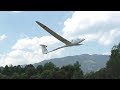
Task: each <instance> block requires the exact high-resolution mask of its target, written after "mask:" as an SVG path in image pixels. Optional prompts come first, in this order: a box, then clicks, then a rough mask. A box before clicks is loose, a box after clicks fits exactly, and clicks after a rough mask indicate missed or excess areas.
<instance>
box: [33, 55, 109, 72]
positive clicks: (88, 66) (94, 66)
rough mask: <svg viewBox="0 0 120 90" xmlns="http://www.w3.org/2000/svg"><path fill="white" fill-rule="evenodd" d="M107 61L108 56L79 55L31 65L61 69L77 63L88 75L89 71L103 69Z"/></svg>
mask: <svg viewBox="0 0 120 90" xmlns="http://www.w3.org/2000/svg"><path fill="white" fill-rule="evenodd" d="M108 60H109V55H97V54H94V55H89V54H81V55H75V56H67V57H63V58H54V59H50V60H44V61H42V62H40V63H35V64H33V65H34V66H35V67H37V66H38V65H44V64H45V63H47V62H52V63H54V64H55V65H56V66H57V67H62V66H64V65H68V64H74V63H75V62H76V61H78V62H79V63H80V65H81V69H82V70H83V72H84V73H89V72H90V71H97V70H99V69H101V68H103V67H105V65H106V62H107V61H108Z"/></svg>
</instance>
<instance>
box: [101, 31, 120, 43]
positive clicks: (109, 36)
mask: <svg viewBox="0 0 120 90" xmlns="http://www.w3.org/2000/svg"><path fill="white" fill-rule="evenodd" d="M119 35H120V29H113V30H110V31H109V32H104V33H103V35H102V36H101V37H100V39H99V43H101V44H103V45H109V44H111V43H112V41H113V39H114V38H116V37H118V36H119Z"/></svg>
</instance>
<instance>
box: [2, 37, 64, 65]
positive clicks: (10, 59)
mask: <svg viewBox="0 0 120 90" xmlns="http://www.w3.org/2000/svg"><path fill="white" fill-rule="evenodd" d="M57 42H58V40H57V39H55V38H54V37H52V36H43V37H40V38H38V37H33V38H29V37H25V38H22V39H19V40H18V41H17V42H16V43H15V45H13V47H12V50H11V51H10V52H9V53H7V54H6V55H4V56H3V55H0V59H1V60H0V65H1V66H5V65H10V64H12V65H22V64H33V63H37V62H40V61H42V60H47V59H51V58H58V57H60V56H62V55H63V53H62V52H63V50H64V49H61V50H58V51H55V52H52V53H48V54H47V55H45V54H42V51H41V47H40V46H39V44H45V45H48V46H49V47H52V46H55V44H56V43H57Z"/></svg>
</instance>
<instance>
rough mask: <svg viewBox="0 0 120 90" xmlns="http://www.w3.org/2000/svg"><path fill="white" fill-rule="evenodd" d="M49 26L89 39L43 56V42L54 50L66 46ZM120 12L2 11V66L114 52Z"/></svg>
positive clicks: (70, 36)
mask: <svg viewBox="0 0 120 90" xmlns="http://www.w3.org/2000/svg"><path fill="white" fill-rule="evenodd" d="M35 21H40V22H41V23H43V24H45V25H47V26H48V27H49V28H51V29H52V30H53V31H55V32H57V33H58V34H59V35H61V36H63V37H64V38H66V39H68V40H71V39H76V38H85V39H86V40H85V41H84V42H83V43H84V45H82V46H77V47H70V48H64V49H60V50H58V51H55V52H51V53H50V54H47V55H43V54H42V53H41V47H40V46H39V44H45V45H47V46H48V50H52V49H54V48H56V47H58V46H61V45H63V43H61V42H60V41H59V40H57V39H55V38H54V37H53V36H51V35H50V34H49V33H47V32H46V31H44V30H43V29H42V28H40V27H39V26H38V25H37V24H36V23H35ZM119 23H120V12H119V11H118V12H115V11H113V12H112V11H111V12H108V11H103V12H101V11H88V12H87V11H1V12H0V47H1V48H0V66H4V65H9V64H13V65H18V64H20V65H21V64H32V63H37V62H40V61H42V60H45V59H50V58H58V57H64V56H72V55H80V54H110V50H111V48H112V46H113V45H115V44H118V43H119V41H120V39H119V37H120V25H119Z"/></svg>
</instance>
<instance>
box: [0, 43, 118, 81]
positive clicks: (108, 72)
mask: <svg viewBox="0 0 120 90" xmlns="http://www.w3.org/2000/svg"><path fill="white" fill-rule="evenodd" d="M80 66H81V65H80V64H79V62H78V61H77V62H76V63H74V64H73V65H66V66H63V67H61V68H59V67H57V66H56V65H54V64H53V63H51V62H48V63H46V64H44V65H39V66H37V67H36V68H35V67H34V66H33V65H32V64H30V65H26V66H25V67H24V68H23V67H21V66H20V65H18V66H12V65H10V66H8V65H6V66H5V67H1V68H0V79H120V43H119V44H118V45H115V46H113V48H112V50H111V55H110V60H109V61H108V62H107V63H106V67H104V68H102V69H100V70H99V71H96V72H90V73H87V74H83V71H82V70H81V68H80Z"/></svg>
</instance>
